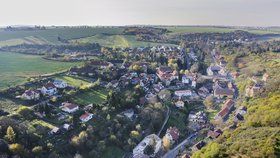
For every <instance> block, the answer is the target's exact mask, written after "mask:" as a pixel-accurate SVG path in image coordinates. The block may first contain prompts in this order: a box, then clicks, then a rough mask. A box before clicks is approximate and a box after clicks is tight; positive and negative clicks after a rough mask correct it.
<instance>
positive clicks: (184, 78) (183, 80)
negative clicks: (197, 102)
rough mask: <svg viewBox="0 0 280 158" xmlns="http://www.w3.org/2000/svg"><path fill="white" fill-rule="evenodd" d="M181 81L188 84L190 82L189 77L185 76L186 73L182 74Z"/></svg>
mask: <svg viewBox="0 0 280 158" xmlns="http://www.w3.org/2000/svg"><path fill="white" fill-rule="evenodd" d="M182 83H184V84H189V83H190V78H189V77H187V76H186V75H183V76H182Z"/></svg>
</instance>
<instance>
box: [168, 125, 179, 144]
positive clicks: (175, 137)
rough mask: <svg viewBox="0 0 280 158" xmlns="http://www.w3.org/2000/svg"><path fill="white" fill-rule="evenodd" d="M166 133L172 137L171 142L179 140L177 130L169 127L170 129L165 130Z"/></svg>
mask: <svg viewBox="0 0 280 158" xmlns="http://www.w3.org/2000/svg"><path fill="white" fill-rule="evenodd" d="M167 133H169V134H170V135H171V136H172V139H173V140H175V141H176V140H178V139H179V136H180V133H179V130H178V128H176V127H170V128H168V129H167Z"/></svg>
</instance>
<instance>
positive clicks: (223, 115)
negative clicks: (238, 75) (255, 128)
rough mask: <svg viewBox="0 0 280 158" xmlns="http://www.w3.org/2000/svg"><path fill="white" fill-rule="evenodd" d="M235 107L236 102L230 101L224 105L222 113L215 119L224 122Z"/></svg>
mask: <svg viewBox="0 0 280 158" xmlns="http://www.w3.org/2000/svg"><path fill="white" fill-rule="evenodd" d="M233 107H234V101H233V100H232V99H228V100H227V101H226V102H225V103H224V105H223V107H222V109H221V111H219V112H218V114H217V115H216V116H215V117H214V119H215V120H224V119H225V118H226V117H227V116H228V115H229V113H230V112H231V111H232V109H233Z"/></svg>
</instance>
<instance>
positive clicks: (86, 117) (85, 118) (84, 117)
mask: <svg viewBox="0 0 280 158" xmlns="http://www.w3.org/2000/svg"><path fill="white" fill-rule="evenodd" d="M92 117H93V114H92V113H87V112H86V113H84V114H83V115H82V116H80V120H81V121H82V122H88V121H89V120H90V119H92Z"/></svg>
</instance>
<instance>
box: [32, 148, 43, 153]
mask: <svg viewBox="0 0 280 158" xmlns="http://www.w3.org/2000/svg"><path fill="white" fill-rule="evenodd" d="M42 152H43V147H41V146H35V147H34V148H33V149H32V153H34V154H35V155H40V154H41V153H42Z"/></svg>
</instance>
